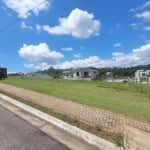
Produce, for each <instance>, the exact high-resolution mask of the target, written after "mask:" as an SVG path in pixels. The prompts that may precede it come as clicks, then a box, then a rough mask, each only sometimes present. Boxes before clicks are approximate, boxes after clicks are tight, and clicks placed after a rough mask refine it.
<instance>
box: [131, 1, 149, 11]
mask: <svg viewBox="0 0 150 150" xmlns="http://www.w3.org/2000/svg"><path fill="white" fill-rule="evenodd" d="M147 7H150V1H147V2H145V3H144V4H142V5H141V6H138V7H136V8H132V9H131V10H130V11H131V12H134V11H138V10H143V9H146V8H147Z"/></svg>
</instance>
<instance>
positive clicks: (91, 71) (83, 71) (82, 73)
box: [63, 67, 99, 80]
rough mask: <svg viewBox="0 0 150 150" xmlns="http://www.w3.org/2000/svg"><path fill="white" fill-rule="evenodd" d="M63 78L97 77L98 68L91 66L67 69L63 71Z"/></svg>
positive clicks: (90, 78) (91, 78) (93, 78)
mask: <svg viewBox="0 0 150 150" xmlns="http://www.w3.org/2000/svg"><path fill="white" fill-rule="evenodd" d="M63 77H64V79H89V80H95V79H99V69H97V68H93V67H87V68H78V69H68V70H65V71H63Z"/></svg>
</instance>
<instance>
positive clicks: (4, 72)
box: [0, 68, 7, 79]
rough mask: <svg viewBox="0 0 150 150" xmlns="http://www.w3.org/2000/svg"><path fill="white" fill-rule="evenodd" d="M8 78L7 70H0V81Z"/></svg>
mask: <svg viewBox="0 0 150 150" xmlns="http://www.w3.org/2000/svg"><path fill="white" fill-rule="evenodd" d="M5 78H7V68H0V79H5Z"/></svg>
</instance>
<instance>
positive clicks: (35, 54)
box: [19, 43, 150, 70]
mask: <svg viewBox="0 0 150 150" xmlns="http://www.w3.org/2000/svg"><path fill="white" fill-rule="evenodd" d="M19 55H20V56H21V57H23V58H25V59H27V60H28V61H29V62H31V63H28V64H25V67H27V68H34V69H38V70H39V69H40V70H44V69H47V68H49V67H51V66H53V67H54V68H59V69H67V68H80V67H96V68H102V67H129V66H136V65H143V64H149V63H150V61H149V60H150V44H145V45H142V46H141V47H139V48H136V49H133V50H132V51H131V52H130V53H128V54H125V53H122V52H114V53H112V57H111V58H110V59H102V58H100V57H98V56H90V57H88V58H84V59H79V58H78V59H77V58H76V59H74V60H72V61H65V62H63V63H59V60H60V59H61V58H63V57H64V56H63V55H62V54H60V53H58V52H56V51H50V50H49V48H48V46H47V44H45V43H42V44H39V45H37V46H34V45H25V44H24V45H23V47H22V48H20V50H19Z"/></svg>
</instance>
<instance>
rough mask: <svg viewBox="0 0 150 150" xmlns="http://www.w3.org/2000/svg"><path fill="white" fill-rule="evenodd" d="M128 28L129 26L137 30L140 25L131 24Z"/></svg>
mask: <svg viewBox="0 0 150 150" xmlns="http://www.w3.org/2000/svg"><path fill="white" fill-rule="evenodd" d="M129 26H130V27H131V28H133V29H138V28H139V26H140V24H138V23H131V24H129Z"/></svg>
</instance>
